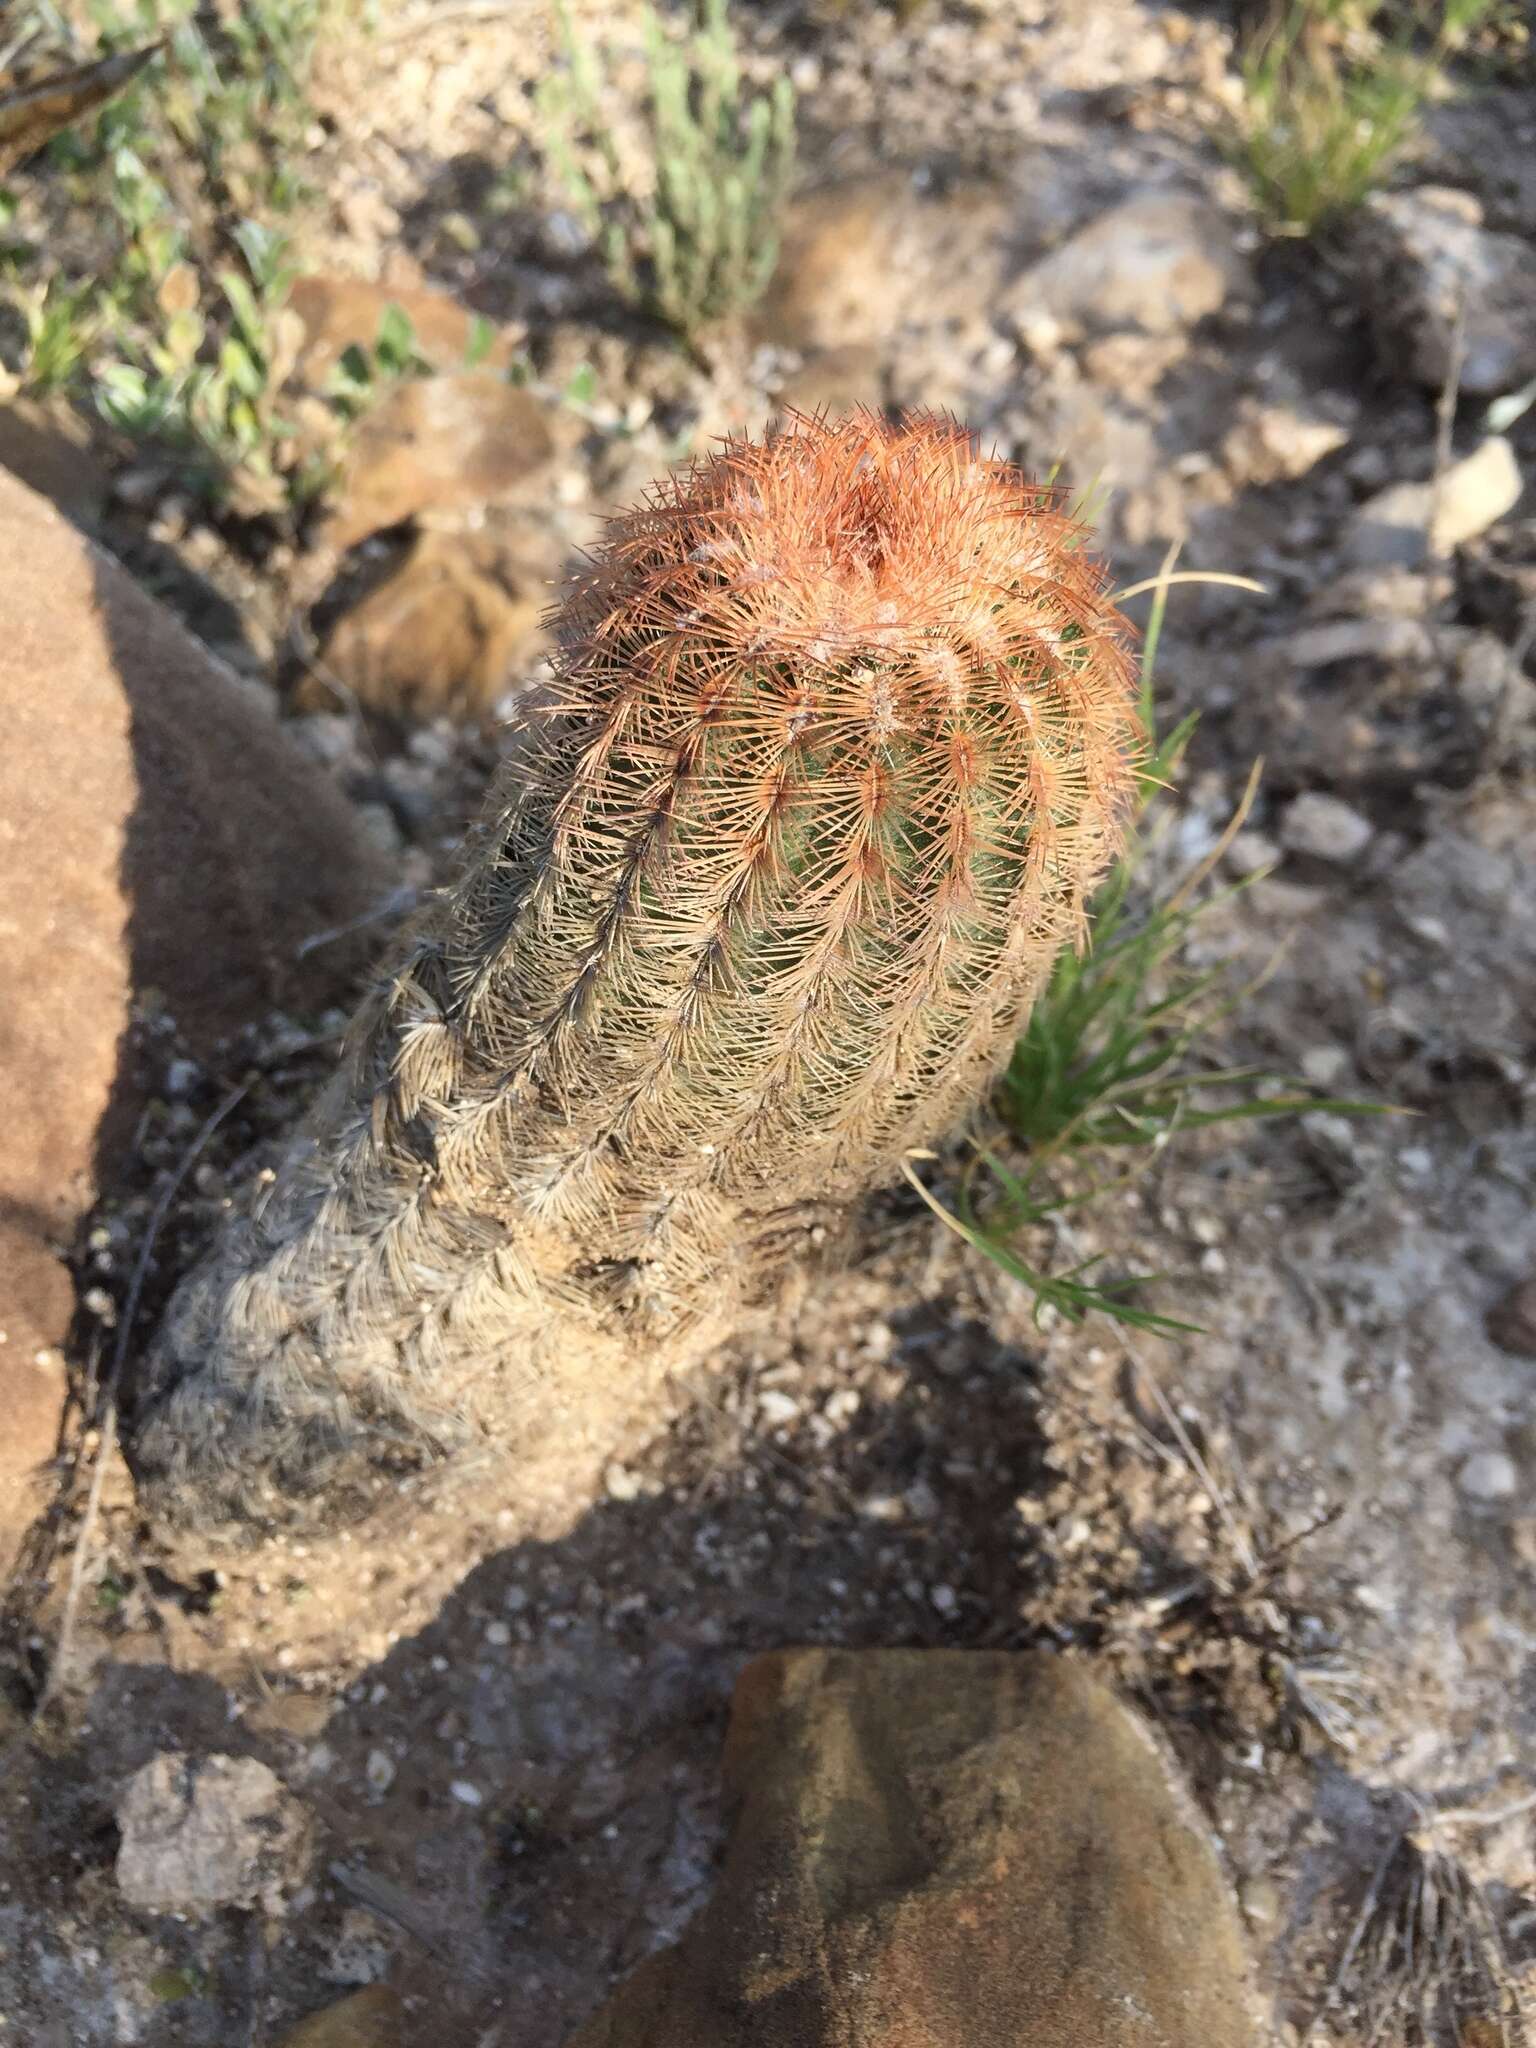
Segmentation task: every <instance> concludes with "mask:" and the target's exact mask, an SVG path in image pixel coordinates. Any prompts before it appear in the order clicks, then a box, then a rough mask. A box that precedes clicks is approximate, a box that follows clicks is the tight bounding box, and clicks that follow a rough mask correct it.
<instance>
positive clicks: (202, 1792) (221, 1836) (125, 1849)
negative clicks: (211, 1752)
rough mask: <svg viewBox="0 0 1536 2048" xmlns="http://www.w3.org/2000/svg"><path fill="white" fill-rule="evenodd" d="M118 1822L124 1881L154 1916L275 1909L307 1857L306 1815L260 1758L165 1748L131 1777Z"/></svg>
mask: <svg viewBox="0 0 1536 2048" xmlns="http://www.w3.org/2000/svg"><path fill="white" fill-rule="evenodd" d="M117 1824H118V1827H119V1829H120V1830H121V1832H122V1841H121V1843H120V1845H119V1848H118V1852H117V1882H118V1887H119V1889H120V1890H121V1892H122V1894H123V1896H124V1898H125V1899H127V1901H128V1903H129V1905H131V1906H138V1907H140V1908H141V1909H142V1910H143V1911H145V1912H148V1913H179V1914H186V1915H188V1916H190V1917H191V1918H194V1919H204V1918H206V1917H207V1915H208V1914H210V1913H215V1912H217V1911H218V1910H219V1909H220V1907H223V1906H256V1905H259V1906H261V1907H263V1908H264V1910H265V1911H267V1912H268V1913H276V1912H277V1911H278V1910H279V1909H280V1908H281V1906H282V1903H283V1896H284V1893H285V1892H286V1891H288V1890H290V1889H291V1888H293V1887H294V1886H296V1885H297V1884H298V1883H299V1882H300V1881H301V1880H302V1877H303V1873H304V1869H305V1866H306V1864H307V1861H308V1854H309V1837H310V1822H309V1816H308V1814H307V1813H306V1811H305V1810H304V1808H303V1807H302V1806H300V1805H299V1803H298V1802H297V1801H296V1800H294V1799H292V1798H290V1796H289V1795H288V1793H287V1792H285V1791H284V1789H283V1786H282V1783H281V1781H280V1780H279V1779H278V1778H277V1777H276V1776H275V1775H274V1773H273V1772H272V1771H270V1770H268V1768H267V1766H266V1765H265V1764H264V1763H259V1762H258V1761H257V1760H256V1758H255V1757H248V1756H242V1757H235V1756H203V1757H190V1756H184V1755H183V1754H181V1752H180V1751H177V1750H162V1751H161V1753H160V1754H159V1755H158V1756H155V1757H151V1759H150V1760H149V1762H148V1763H147V1764H145V1765H144V1766H143V1767H142V1769H140V1770H137V1771H135V1772H134V1774H133V1776H132V1778H130V1779H129V1781H128V1787H127V1790H126V1791H125V1792H124V1794H123V1797H122V1799H121V1800H120V1801H119V1803H118V1809H117Z"/></svg>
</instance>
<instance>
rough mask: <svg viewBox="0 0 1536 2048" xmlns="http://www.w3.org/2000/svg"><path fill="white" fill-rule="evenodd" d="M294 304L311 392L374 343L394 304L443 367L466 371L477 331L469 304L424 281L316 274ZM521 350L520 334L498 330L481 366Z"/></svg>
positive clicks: (426, 356) (499, 363)
mask: <svg viewBox="0 0 1536 2048" xmlns="http://www.w3.org/2000/svg"><path fill="white" fill-rule="evenodd" d="M288 307H289V310H290V311H292V312H294V313H296V314H297V315H298V317H299V320H300V322H301V323H302V325H303V329H304V339H303V342H302V344H301V346H300V351H299V358H298V362H297V365H296V372H297V375H298V377H299V378H300V379H301V381H302V382H303V383H304V384H306V385H307V386H308V387H309V389H310V390H311V391H321V390H323V389H324V387H325V384H326V382H327V380H328V379H329V377H330V374H331V372H332V370H333V369H334V368H335V367H336V364H337V363H338V362H339V361H340V359H341V357H342V356H343V355H344V354H345V353H346V351H347V350H348V349H349V348H361V349H372V348H373V346H374V344H375V343H376V342H377V341H378V338H379V328H380V325H381V323H382V322H383V320H384V318H385V315H386V314H388V313H389V312H390V311H391V309H393V310H394V311H396V312H400V313H403V314H404V315H405V317H406V319H407V320H409V321H410V323H411V332H412V335H413V337H414V341H415V346H416V350H417V353H418V354H419V355H420V356H421V357H422V359H423V360H424V361H425V362H427V363H429V364H430V365H431V367H432V368H433V369H434V370H437V371H441V372H445V373H446V372H451V371H454V370H462V369H463V368H464V367H465V362H466V358H467V356H468V354H469V349H470V344H471V342H472V341H473V340H474V338H475V334H476V321H475V316H474V314H473V313H471V312H470V311H469V309H468V308H467V307H465V306H461V305H460V304H459V302H458V300H457V299H452V298H449V297H448V295H447V294H446V293H445V292H435V291H432V290H430V289H429V288H427V287H425V286H422V285H404V286H397V287H394V288H391V287H390V286H387V285H382V284H370V283H369V282H368V281H367V280H366V279H365V278H361V277H330V276H325V275H311V276H308V277H301V278H299V279H298V280H297V282H296V283H295V284H294V286H293V289H292V290H291V291H290V292H289V294H288ZM516 354H517V345H516V342H515V340H514V338H513V337H512V336H511V335H509V334H507V333H505V332H503V331H501V330H499V329H498V330H496V331H495V332H494V334H493V337H492V340H491V345H490V348H489V349H488V350H487V351H486V354H485V356H484V358H483V361H482V363H481V365H480V367H482V368H484V369H488V370H505V369H506V368H507V367H508V366H509V364H510V363H511V362H512V361H513V359H514V357H515V356H516Z"/></svg>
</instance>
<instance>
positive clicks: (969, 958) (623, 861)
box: [453, 413, 1138, 1207]
mask: <svg viewBox="0 0 1536 2048" xmlns="http://www.w3.org/2000/svg"><path fill="white" fill-rule="evenodd" d="M1080 539H1081V535H1080V532H1079V530H1078V529H1077V528H1076V527H1074V525H1073V524H1072V523H1071V521H1070V520H1069V519H1068V518H1067V517H1065V516H1064V515H1063V513H1062V512H1061V511H1060V510H1059V509H1058V507H1057V506H1056V504H1055V502H1054V501H1053V499H1052V497H1051V496H1050V494H1049V493H1046V492H1043V491H1041V490H1040V489H1038V488H1036V487H1032V486H1030V485H1029V484H1027V483H1026V482H1025V481H1024V479H1023V478H1022V477H1021V476H1020V474H1019V473H1018V472H1017V471H1016V470H1014V469H1012V468H1010V467H1008V466H1007V465H1005V464H1003V463H999V462H991V461H986V460H983V459H981V458H980V457H979V456H978V454H977V452H976V449H975V447H974V444H973V443H972V441H971V439H970V438H969V436H968V435H966V434H965V433H964V432H963V431H961V430H960V429H959V428H958V427H956V426H955V425H954V424H952V423H951V422H948V421H945V420H942V419H939V418H935V417H932V416H927V415H914V416H909V417H908V418H907V419H905V420H904V421H902V422H901V423H900V424H899V425H896V426H892V425H890V424H888V423H887V422H886V421H884V420H883V419H881V418H879V417H876V416H874V415H871V414H867V413H860V414H855V415H854V416H853V417H852V418H850V419H848V420H847V421H845V422H843V423H840V424H835V425H834V424H828V423H826V422H824V421H821V420H816V419H804V418H793V419H791V421H790V422H789V423H788V425H786V426H785V427H784V428H782V429H781V430H780V431H778V432H776V433H774V434H773V435H772V436H771V437H770V438H768V439H767V440H766V441H765V442H764V443H762V444H758V445H754V444H752V443H750V442H746V441H738V442H731V443H728V444H727V445H726V447H725V448H724V450H723V452H722V453H720V454H718V455H717V456H715V457H714V458H713V459H711V460H708V461H705V462H703V463H700V464H697V465H695V466H694V468H693V469H692V470H691V471H690V472H688V473H687V474H685V475H683V476H682V477H680V478H678V479H675V480H673V481H670V482H668V483H664V484H662V485H660V486H658V487H657V488H656V489H655V490H654V491H653V493H652V495H651V497H650V499H649V501H648V502H647V503H646V504H645V505H643V506H642V507H641V509H639V510H638V511H636V512H634V513H632V514H630V515H628V516H627V517H624V518H622V519H620V520H618V521H617V522H615V524H614V525H613V527H612V528H611V531H610V535H609V538H608V540H607V543H606V545H605V546H604V547H603V548H602V549H601V551H600V552H599V554H598V555H597V556H596V558H595V560H594V561H593V562H592V564H591V565H590V569H589V573H588V574H587V575H586V576H585V577H584V578H583V579H582V580H581V581H580V583H579V584H578V586H577V587H576V589H575V591H574V592H573V594H572V595H571V597H570V599H569V600H568V602H567V603H566V605H565V606H564V608H563V609H562V611H561V612H560V613H559V614H558V618H557V623H558V626H559V629H560V633H561V637H562V640H563V646H564V651H563V654H562V657H561V659H560V662H559V665H558V677H557V682H556V686H555V690H554V693H553V700H552V704H551V706H550V712H551V717H552V728H551V730H550V732H549V733H548V735H547V736H546V744H545V745H544V746H543V747H542V748H541V749H540V750H539V752H538V755H537V757H536V761H535V765H534V769H533V772H532V773H531V775H530V777H529V779H528V782H527V784H526V786H525V788H524V790H523V792H522V794H521V796H520V799H519V801H518V802H517V803H516V805H515V806H514V807H513V808H512V809H511V810H510V812H509V813H508V815H507V816H506V817H505V818H504V820H503V821H502V824H501V827H500V832H501V845H500V847H499V848H498V850H497V857H496V858H495V859H493V860H491V861H489V862H484V861H483V860H482V862H481V864H480V866H479V869H478V872H477V873H476V874H475V875H474V876H473V877H472V879H471V883H470V887H469V889H468V891H467V893H466V901H465V904H464V912H465V914H464V917H463V919H462V920H461V930H460V935H459V943H458V944H457V945H456V946H455V947H454V949H453V950H454V954H455V956H456V957H455V958H454V961H453V972H454V979H455V981H456V984H457V986H458V988H459V990H460V992H461V1010H460V1020H461V1022H462V1024H463V1026H464V1027H465V1028H466V1030H467V1033H468V1035H469V1036H470V1037H471V1038H473V1039H474V1040H475V1041H476V1042H477V1043H479V1044H480V1045H481V1046H482V1047H483V1048H494V1058H495V1060H496V1063H497V1064H498V1065H500V1066H502V1067H503V1069H504V1070H505V1071H507V1072H509V1073H510V1072H513V1071H521V1072H524V1073H525V1074H526V1075H527V1076H528V1077H530V1079H532V1078H535V1077H536V1078H537V1080H538V1082H539V1084H540V1086H541V1088H542V1089H544V1090H547V1091H550V1092H551V1093H552V1094H553V1095H554V1096H555V1097H557V1098H558V1100H559V1103H560V1106H561V1111H562V1115H563V1116H564V1117H566V1118H569V1119H570V1121H571V1123H572V1124H573V1125H574V1127H575V1130H576V1131H578V1132H581V1133H582V1134H583V1136H584V1139H585V1142H582V1143H577V1144H576V1145H574V1146H571V1147H570V1148H569V1149H565V1153H564V1159H563V1161H562V1163H561V1168H560V1171H559V1174H558V1176H557V1179H558V1181H559V1184H560V1186H561V1187H563V1188H564V1190H565V1191H566V1195H567V1196H568V1197H569V1198H571V1199H575V1200H577V1203H578V1207H581V1206H584V1204H582V1203H581V1202H580V1199H579V1195H578V1183H579V1182H580V1181H581V1179H582V1178H583V1177H584V1176H590V1175H592V1174H596V1175H597V1177H598V1179H599V1180H601V1179H602V1178H603V1177H604V1163H605V1162H607V1163H608V1164H610V1165H613V1166H615V1167H617V1169H618V1173H619V1177H620V1178H626V1177H627V1175H625V1173H624V1171H623V1168H622V1166H620V1165H619V1161H621V1160H629V1161H633V1160H635V1159H636V1157H637V1155H647V1156H648V1157H649V1160H650V1161H651V1162H653V1163H654V1162H657V1161H658V1158H660V1159H664V1160H665V1162H666V1172H667V1179H668V1181H669V1183H670V1182H671V1181H672V1180H673V1179H674V1178H675V1177H677V1176H679V1175H680V1176H681V1177H682V1179H683V1180H684V1181H685V1182H687V1183H688V1184H691V1185H701V1184H704V1183H708V1184H709V1185H711V1186H713V1187H714V1188H715V1189H716V1190H718V1191H720V1192H722V1193H730V1194H732V1195H736V1196H741V1195H744V1194H746V1193H747V1192H748V1191H749V1190H754V1189H760V1188H765V1187H767V1186H769V1185H770V1184H778V1185H779V1186H780V1187H781V1188H784V1189H785V1190H786V1192H787V1191H789V1190H790V1189H793V1190H794V1191H795V1192H801V1191H803V1190H805V1189H807V1188H814V1189H816V1190H818V1191H827V1192H843V1191H845V1190H847V1189H848V1188H850V1187H852V1186H854V1185H864V1184H868V1183H869V1182H870V1181H871V1180H874V1179H876V1178H878V1177H879V1176H880V1175H881V1174H882V1172H885V1171H888V1170H889V1168H890V1166H891V1165H892V1164H893V1162H894V1159H895V1157H897V1156H899V1152H900V1150H901V1149H902V1148H903V1147H904V1146H906V1145H909V1144H911V1143H913V1142H917V1141H919V1140H920V1139H923V1138H926V1137H929V1136H931V1135H932V1134H933V1133H934V1131H935V1130H937V1129H941V1128H942V1127H943V1125H944V1124H945V1122H946V1121H948V1120H949V1119H950V1118H951V1117H952V1116H953V1114H954V1112H955V1109H956V1107H957V1105H958V1104H959V1103H960V1102H961V1101H963V1100H964V1098H965V1097H966V1096H967V1095H968V1094H970V1093H972V1092H974V1090H975V1088H976V1086H977V1085H978V1081H979V1070H980V1069H983V1068H988V1067H990V1065H991V1064H992V1063H993V1062H994V1061H995V1059H996V1057H997V1056H998V1053H999V1051H1000V1050H1001V1049H1002V1047H1003V1043H1004V1041H1005V1040H1006V1037H1007V1035H1008V1034H1009V1033H1011V1031H1012V1030H1013V1029H1014V1028H1015V1026H1016V1025H1017V1023H1018V1021H1019V1017H1020V1013H1021V1009H1022V1008H1023V1007H1025V1006H1027V1003H1028V1000H1029V996H1030V994H1031V993H1032V991H1033V989H1034V987H1035V985H1036V984H1037V982H1038V979H1039V976H1040V974H1041V972H1042V971H1043V969H1044V967H1045V966H1046V965H1047V964H1048V962H1049V960H1050V958H1051V957H1052V956H1053V955H1054V953H1055V951H1056V949H1057V947H1058V946H1059V944H1060V943H1061V942H1062V940H1063V939H1064V938H1068V937H1071V936H1073V935H1074V934H1075V933H1076V932H1077V931H1078V929H1079V928H1080V926H1081V922H1082V917H1083V909H1084V901H1085V897H1086V894H1087V891H1088V889H1089V887H1090V885H1091V884H1092V882H1093V881H1094V879H1095V878H1096V876H1097V875H1098V874H1099V872H1100V870H1101V868H1102V866H1103V864H1104V861H1105V859H1106V857H1107V855H1108V853H1109V852H1110V851H1111V850H1112V848H1113V846H1114V844H1115V842H1116V838H1117V833H1118V827H1119V820H1120V818H1121V817H1122V815H1123V813H1124V810H1125V807H1126V804H1127V801H1128V798H1129V795H1130V792H1131V789H1132V786H1133V780H1134V762H1135V754H1136V745H1137V732H1138V728H1137V724H1136V718H1135V712H1134V707H1133V701H1132V689H1131V666H1130V661H1129V657H1128V654H1127V651H1126V637H1127V636H1126V633H1125V629H1124V623H1123V621H1122V620H1121V618H1120V617H1119V615H1118V614H1117V613H1116V612H1115V611H1114V610H1113V609H1112V608H1111V607H1110V605H1109V604H1108V602H1107V601H1106V598H1105V596H1104V594H1103V583H1104V579H1103V574H1102V572H1101V570H1100V569H1099V567H1098V565H1097V564H1096V563H1094V562H1093V561H1092V560H1091V559H1090V558H1089V557H1088V556H1087V555H1085V554H1084V553H1083V552H1082V550H1081V548H1080V546H1079V541H1080ZM498 924H499V925H500V936H499V937H497V936H492V931H493V927H495V926H496V925H498ZM599 1041H600V1044H601V1051H600V1053H599V1052H598V1050H597V1044H598V1042H599ZM595 1065H600V1069H601V1078H600V1080H596V1081H595V1079H594V1067H595ZM531 1164H532V1162H525V1165H531ZM652 1171H653V1167H649V1168H647V1170H646V1177H647V1178H650V1177H651V1173H652ZM530 1192H531V1190H530ZM553 1199H556V1188H555V1187H554V1186H547V1187H545V1188H544V1189H543V1191H542V1200H543V1201H544V1202H548V1201H550V1200H553Z"/></svg>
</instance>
